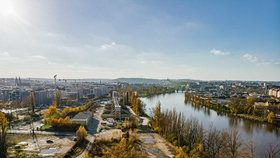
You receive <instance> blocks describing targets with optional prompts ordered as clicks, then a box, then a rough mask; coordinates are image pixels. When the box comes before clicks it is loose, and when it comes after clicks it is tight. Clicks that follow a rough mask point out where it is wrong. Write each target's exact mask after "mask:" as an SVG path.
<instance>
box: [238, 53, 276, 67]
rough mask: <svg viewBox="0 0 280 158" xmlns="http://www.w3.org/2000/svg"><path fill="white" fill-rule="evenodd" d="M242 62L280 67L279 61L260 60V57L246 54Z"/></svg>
mask: <svg viewBox="0 0 280 158" xmlns="http://www.w3.org/2000/svg"><path fill="white" fill-rule="evenodd" d="M241 58H242V60H243V61H245V62H250V63H256V64H257V65H273V64H274V65H279V64H280V62H279V61H275V60H272V59H270V60H267V59H260V58H259V57H257V56H255V55H253V54H250V53H246V54H243V55H242V57H241Z"/></svg>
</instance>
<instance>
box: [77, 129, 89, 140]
mask: <svg viewBox="0 0 280 158" xmlns="http://www.w3.org/2000/svg"><path fill="white" fill-rule="evenodd" d="M76 136H77V139H78V141H82V140H85V139H86V136H87V130H86V129H85V127H84V126H80V127H79V129H78V130H77V131H76Z"/></svg>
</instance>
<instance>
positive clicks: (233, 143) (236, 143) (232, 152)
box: [227, 129, 242, 158]
mask: <svg viewBox="0 0 280 158" xmlns="http://www.w3.org/2000/svg"><path fill="white" fill-rule="evenodd" d="M227 146H228V152H229V157H230V158H237V157H238V156H240V154H241V153H240V148H241V146H242V140H241V137H240V134H239V131H238V130H237V129H232V130H231V131H230V132H229V137H228V142H227Z"/></svg>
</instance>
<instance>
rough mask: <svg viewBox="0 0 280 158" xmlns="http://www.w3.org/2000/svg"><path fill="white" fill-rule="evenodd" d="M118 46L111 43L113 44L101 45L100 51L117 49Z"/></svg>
mask: <svg viewBox="0 0 280 158" xmlns="http://www.w3.org/2000/svg"><path fill="white" fill-rule="evenodd" d="M116 45H117V44H116V42H111V43H109V44H103V45H101V46H100V49H101V50H107V49H110V48H113V47H115V46H116Z"/></svg>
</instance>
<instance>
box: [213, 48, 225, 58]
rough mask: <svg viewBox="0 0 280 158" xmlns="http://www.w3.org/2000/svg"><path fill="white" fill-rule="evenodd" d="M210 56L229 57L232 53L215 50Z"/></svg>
mask: <svg viewBox="0 0 280 158" xmlns="http://www.w3.org/2000/svg"><path fill="white" fill-rule="evenodd" d="M210 54H212V55H215V56H223V55H229V54H230V53H229V52H223V51H221V50H218V49H215V48H214V49H212V50H211V51H210Z"/></svg>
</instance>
